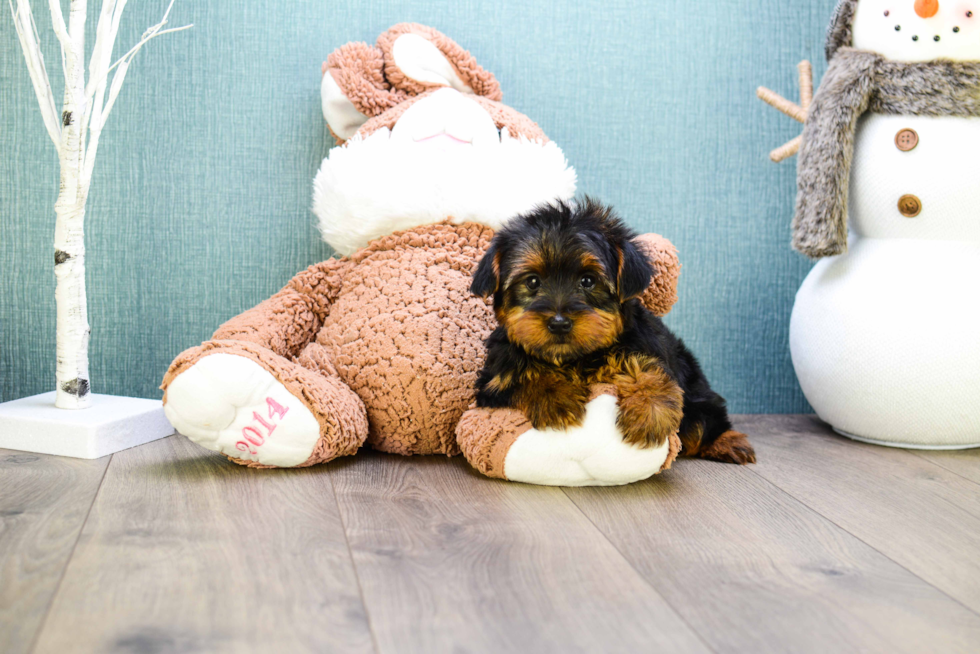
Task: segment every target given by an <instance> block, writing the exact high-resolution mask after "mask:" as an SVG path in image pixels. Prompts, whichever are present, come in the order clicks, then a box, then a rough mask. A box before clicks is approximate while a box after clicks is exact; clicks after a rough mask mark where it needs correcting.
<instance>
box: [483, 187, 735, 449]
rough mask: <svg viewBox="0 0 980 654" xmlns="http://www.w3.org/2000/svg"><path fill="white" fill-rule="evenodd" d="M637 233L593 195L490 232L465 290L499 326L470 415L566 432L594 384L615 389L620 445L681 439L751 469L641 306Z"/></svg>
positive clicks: (707, 391) (719, 407)
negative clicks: (487, 304) (508, 416)
mask: <svg viewBox="0 0 980 654" xmlns="http://www.w3.org/2000/svg"><path fill="white" fill-rule="evenodd" d="M634 236H635V234H634V233H633V232H632V231H631V230H630V229H628V228H627V227H626V226H625V225H624V224H623V223H622V221H620V220H619V218H617V217H616V216H615V215H614V214H613V212H612V211H611V210H610V209H608V208H606V207H604V206H602V205H600V204H599V203H597V202H595V201H593V200H591V199H589V198H586V199H585V202H584V203H582V204H580V205H579V204H567V203H557V204H555V205H551V206H545V207H541V208H538V209H537V210H535V211H533V212H531V213H529V214H526V215H524V216H520V217H518V218H517V219H515V220H514V221H512V222H511V223H510V224H509V225H508V226H507V227H504V228H503V229H501V230H500V231H499V232H497V234H496V235H495V236H494V239H493V241H492V243H491V244H490V247H489V249H488V250H487V252H486V254H485V255H484V257H483V259H482V260H481V261H480V263H479V265H478V266H477V269H476V272H475V273H474V275H473V283H472V287H471V290H472V291H473V293H475V294H476V295H479V296H482V297H488V296H489V295H491V294H493V306H494V311H495V313H496V316H497V321H498V322H499V324H500V326H499V327H498V328H497V329H496V330H495V331H494V332H493V333H492V334H491V335H490V337H489V338H488V339H487V350H488V351H487V359H486V364H485V366H484V368H483V370H482V371H481V372H480V376H479V378H478V381H477V399H476V401H477V406H481V407H510V408H514V409H518V410H520V411H522V412H523V413H524V414H525V415H526V416H527V418H528V420H530V422H531V424H532V425H533V426H534V427H535V428H536V429H544V428H549V427H550V428H555V429H566V428H568V427H573V426H577V425H581V424H582V420H583V418H584V416H585V405H586V403H587V402H588V401H589V399H590V392H591V391H590V386H592V385H595V384H612V385H614V386H615V387H616V390H617V392H618V394H619V415H618V427H619V429H620V431H621V432H622V434H623V437H624V439H625V441H626V442H627V443H630V444H633V445H636V446H639V447H652V446H660V445H662V444H663V443H664V441H665V440H666V439H667V438H668V437H669V436H670V435H671V434H672V433H674V432H677V431H678V430H679V436H680V440H681V444H682V448H681V454H682V455H685V456H695V457H701V458H705V459H713V460H716V461H724V462H727V463H738V464H746V463H754V462H755V452H754V450H753V449H752V445H750V444H749V441H748V438H747V437H746V436H745V434H742V433H739V432H737V431H734V430H733V429H732V424H731V422H730V420H729V418H728V411H727V409H726V407H725V400H724V398H722V397H721V396H720V395H718V394H717V393H715V392H714V391H713V390H711V386H710V385H709V384H708V380H707V379H705V376H704V373H703V372H701V367H700V366H699V365H698V362H697V360H696V359H695V358H694V355H693V354H691V352H690V351H689V350H688V349H687V348H686V347H685V346H684V343H683V342H682V341H681V340H680V339H678V338H676V337H675V336H674V335H673V334H672V333H671V332H670V331H669V330H668V329H667V327H665V326H664V324H663V322H661V320H660V319H659V318H657V317H656V316H654V315H653V314H652V313H650V312H649V311H648V310H647V309H646V308H644V307H643V305H642V304H641V303H640V301H639V300H638V299H637V298H638V297H639V296H640V295H641V294H642V293H643V292H644V291H645V290H646V288H647V286H648V285H649V283H650V277H651V276H652V275H653V269H652V267H651V266H650V263H649V262H648V261H647V259H646V257H645V256H644V255H643V254H642V253H641V252H640V250H639V249H638V248H637V247H636V245H634V243H633V241H632V239H633V238H634Z"/></svg>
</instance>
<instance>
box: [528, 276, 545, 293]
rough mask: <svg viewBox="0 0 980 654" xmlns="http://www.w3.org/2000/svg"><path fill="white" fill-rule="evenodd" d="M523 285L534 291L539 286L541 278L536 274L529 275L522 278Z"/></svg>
mask: <svg viewBox="0 0 980 654" xmlns="http://www.w3.org/2000/svg"><path fill="white" fill-rule="evenodd" d="M524 285H525V286H527V290H529V291H536V290H538V289H539V288H541V278H540V277H538V276H537V275H531V276H530V277H528V278H527V279H525V280H524Z"/></svg>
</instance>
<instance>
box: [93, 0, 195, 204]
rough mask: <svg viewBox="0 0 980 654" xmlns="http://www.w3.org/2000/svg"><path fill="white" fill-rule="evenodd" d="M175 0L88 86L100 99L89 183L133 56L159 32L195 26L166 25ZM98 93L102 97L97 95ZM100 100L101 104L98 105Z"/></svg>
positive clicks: (119, 8) (115, 26)
mask: <svg viewBox="0 0 980 654" xmlns="http://www.w3.org/2000/svg"><path fill="white" fill-rule="evenodd" d="M174 1H175V0H170V4H169V5H167V10H166V11H165V12H164V13H163V18H161V19H160V22H159V23H157V24H156V25H152V26H150V27H148V28H147V29H146V31H144V32H143V36H142V38H140V41H139V42H138V43H137V44H136V45H134V46H133V47H132V48H130V49H129V51H128V52H127V53H126V54H124V55H123V56H122V57H120V58H119V60H118V61H116V62H115V63H114V64H112V65H111V66H109V67H108V68H107V69H106V71H105V73H104V74H102V75H101V76H100V77H99V78H98V80H97V81H96V79H95V78H94V76H93V78H92V79H90V80H89V87H88V88H87V89H86V96H87V97H91V98H93V99H94V100H96V103H93V107H92V112H91V114H92V118H91V119H92V127H91V136H90V139H89V144H88V148H86V153H85V167H84V171H83V173H82V179H83V182H84V183H85V184H86V187H87V184H88V182H89V180H91V178H92V171H93V170H94V168H95V157H96V155H97V154H98V151H99V137H100V136H101V134H102V128H103V127H104V126H105V122H106V120H107V119H108V118H109V113H110V112H111V111H112V108H113V106H115V104H116V98H118V97H119V91H120V90H121V89H122V85H123V82H124V81H125V80H126V73H127V72H129V64H130V63H131V62H132V60H133V58H134V57H135V56H136V54H137V53H138V52H139V51H140V49H142V47H143V46H144V45H146V44H147V43H148V42H149V41H150V40H152V39H154V38H156V37H158V36H161V35H163V34H169V33H171V32H180V31H183V30H186V29H190V28H191V27H194V24H193V23H191V24H190V25H184V26H182V27H173V28H170V29H163V27H164V26H165V25H166V24H167V18H168V17H169V16H170V9H171V8H172V7H173V6H174ZM125 5H126V1H125V0H119V1H118V5H117V7H116V10H115V17H114V19H113V27H112V33H111V35H112V40H111V41H109V42H108V43H109V45H108V47H107V48H104V50H107V51H108V52H106V53H105V55H104V56H105V61H108V60H109V58H110V57H111V52H112V50H111V48H112V45H113V43H114V41H115V35H116V32H117V31H118V15H119V14H120V13H121V12H122V10H123V8H124V7H125ZM101 22H102V18H100V19H99V23H100V24H101ZM95 55H96V53H95V52H93V53H92V57H93V59H94V58H95ZM100 56H101V55H100ZM113 69H116V71H115V73H113V75H112V83H111V84H110V85H109V97H108V99H106V101H105V104H103V103H102V98H103V97H104V93H105V87H106V83H107V81H108V76H109V73H110V72H112V71H113ZM93 84H94V85H93ZM90 90H91V94H89V91H90ZM96 95H97V96H98V97H95V96H96ZM96 104H97V105H98V106H95V105H96Z"/></svg>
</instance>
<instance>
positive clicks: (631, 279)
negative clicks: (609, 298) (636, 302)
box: [615, 239, 653, 302]
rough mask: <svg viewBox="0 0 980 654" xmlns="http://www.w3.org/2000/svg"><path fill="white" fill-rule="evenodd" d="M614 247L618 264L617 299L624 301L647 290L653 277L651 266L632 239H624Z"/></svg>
mask: <svg viewBox="0 0 980 654" xmlns="http://www.w3.org/2000/svg"><path fill="white" fill-rule="evenodd" d="M615 247H616V257H617V259H618V264H619V269H618V270H619V272H618V275H617V277H616V286H617V288H618V290H619V301H620V302H625V301H626V300H631V299H633V298H635V297H638V296H639V295H642V294H643V291H645V290H647V287H648V286H649V285H650V278H651V277H653V266H651V265H650V262H649V261H647V258H646V256H645V255H644V254H643V253H642V252H641V251H640V249H639V248H638V247H636V245H635V244H634V243H633V241H631V240H629V239H624V240H622V241H620V242H619V243H617V244H616V245H615Z"/></svg>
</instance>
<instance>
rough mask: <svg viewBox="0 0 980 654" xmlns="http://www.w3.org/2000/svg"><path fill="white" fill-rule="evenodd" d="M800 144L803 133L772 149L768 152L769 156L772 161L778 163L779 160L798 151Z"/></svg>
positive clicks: (787, 157)
mask: <svg viewBox="0 0 980 654" xmlns="http://www.w3.org/2000/svg"><path fill="white" fill-rule="evenodd" d="M802 144H803V135H802V134H800V135H799V136H797V137H796V138H795V139H793V140H792V141H790V142H789V143H786V144H785V145H781V146H779V147H778V148H776V149H775V150H773V151H772V152H770V153H769V158H770V159H772V160H773V162H775V163H779V162H780V161H784V160H786V159H789V158H790V157H792V156H793V155H794V154H796V153H797V152H799V151H800V145H802Z"/></svg>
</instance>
